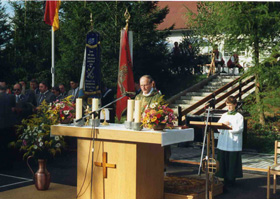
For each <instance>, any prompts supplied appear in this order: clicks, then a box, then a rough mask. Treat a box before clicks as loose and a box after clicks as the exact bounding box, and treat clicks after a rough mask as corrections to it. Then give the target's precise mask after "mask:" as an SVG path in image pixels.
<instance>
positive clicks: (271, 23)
mask: <svg viewBox="0 0 280 199" xmlns="http://www.w3.org/2000/svg"><path fill="white" fill-rule="evenodd" d="M197 8H198V13H197V14H196V13H190V15H189V22H190V24H191V26H192V28H193V29H195V30H196V31H197V34H199V35H201V36H203V37H206V38H208V40H209V41H210V42H212V43H214V42H219V41H221V40H225V42H227V43H229V46H230V47H231V48H232V49H234V50H238V49H246V50H252V52H253V54H252V57H253V61H254V67H253V68H252V70H251V73H248V74H253V75H255V77H256V91H255V99H256V106H257V107H258V116H259V122H260V123H261V124H265V115H264V111H265V110H264V101H263V97H264V96H263V86H264V84H265V81H261V80H263V78H262V77H263V70H262V68H263V67H264V65H263V64H262V62H261V59H260V58H261V55H262V54H265V53H269V52H270V51H271V49H273V48H274V46H275V44H276V42H275V41H276V40H278V39H279V31H280V21H279V18H280V15H279V11H280V4H279V3H277V2H200V3H198V7H197Z"/></svg>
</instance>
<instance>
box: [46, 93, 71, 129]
mask: <svg viewBox="0 0 280 199" xmlns="http://www.w3.org/2000/svg"><path fill="white" fill-rule="evenodd" d="M50 113H51V114H52V115H53V116H55V117H57V119H58V121H59V122H60V123H70V122H72V120H73V119H74V118H75V103H74V102H71V96H68V97H66V98H64V99H62V100H57V101H55V102H54V103H53V104H52V105H51V107H50Z"/></svg>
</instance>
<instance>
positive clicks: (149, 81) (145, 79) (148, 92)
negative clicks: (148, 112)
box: [135, 75, 161, 113]
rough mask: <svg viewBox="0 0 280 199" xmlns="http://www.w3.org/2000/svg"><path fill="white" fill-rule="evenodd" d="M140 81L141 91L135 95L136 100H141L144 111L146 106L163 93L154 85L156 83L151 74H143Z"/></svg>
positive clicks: (142, 110)
mask: <svg viewBox="0 0 280 199" xmlns="http://www.w3.org/2000/svg"><path fill="white" fill-rule="evenodd" d="M139 82H140V88H141V92H140V93H139V94H138V95H137V96H136V97H135V100H141V113H143V112H144V110H145V108H146V106H150V105H151V104H152V103H154V102H156V101H157V100H158V99H159V97H160V96H161V94H160V93H159V92H158V91H157V90H156V89H155V88H154V87H153V85H154V84H155V83H154V80H153V78H152V77H151V76H150V75H144V76H142V77H141V78H140V81H139Z"/></svg>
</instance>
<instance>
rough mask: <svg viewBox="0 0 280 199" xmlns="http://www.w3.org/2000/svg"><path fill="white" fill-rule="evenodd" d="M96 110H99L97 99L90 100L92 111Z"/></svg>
mask: <svg viewBox="0 0 280 199" xmlns="http://www.w3.org/2000/svg"><path fill="white" fill-rule="evenodd" d="M98 109H99V99H98V98H93V99H92V111H96V110H98ZM96 115H97V114H96ZM92 119H94V114H92Z"/></svg>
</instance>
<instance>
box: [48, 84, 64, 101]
mask: <svg viewBox="0 0 280 199" xmlns="http://www.w3.org/2000/svg"><path fill="white" fill-rule="evenodd" d="M51 92H52V93H53V94H54V95H55V101H57V100H58V101H60V100H62V99H63V98H64V97H63V96H62V94H61V93H60V89H59V88H58V87H57V86H54V87H52V89H51Z"/></svg>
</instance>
